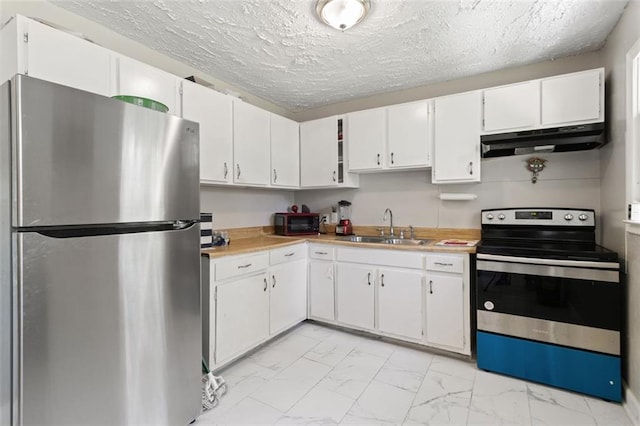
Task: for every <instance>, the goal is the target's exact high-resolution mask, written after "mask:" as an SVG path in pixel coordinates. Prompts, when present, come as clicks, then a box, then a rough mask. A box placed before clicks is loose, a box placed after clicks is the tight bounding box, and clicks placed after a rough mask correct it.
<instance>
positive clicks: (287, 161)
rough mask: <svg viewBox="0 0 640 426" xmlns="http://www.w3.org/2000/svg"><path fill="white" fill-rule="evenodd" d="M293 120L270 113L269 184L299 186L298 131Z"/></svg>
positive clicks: (297, 126)
mask: <svg viewBox="0 0 640 426" xmlns="http://www.w3.org/2000/svg"><path fill="white" fill-rule="evenodd" d="M299 127H300V126H299V125H298V123H297V122H295V121H293V120H289V119H288V118H284V117H280V116H279V115H275V114H271V185H272V186H284V187H299V186H300V133H299Z"/></svg>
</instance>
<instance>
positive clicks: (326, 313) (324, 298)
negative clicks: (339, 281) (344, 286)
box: [309, 261, 335, 321]
mask: <svg viewBox="0 0 640 426" xmlns="http://www.w3.org/2000/svg"><path fill="white" fill-rule="evenodd" d="M334 306H335V305H334V293H333V262H314V261H311V262H309V317H311V318H318V319H324V320H329V321H333V320H334V319H335V309H334Z"/></svg>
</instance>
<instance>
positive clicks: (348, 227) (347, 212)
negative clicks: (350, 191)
mask: <svg viewBox="0 0 640 426" xmlns="http://www.w3.org/2000/svg"><path fill="white" fill-rule="evenodd" d="M338 217H339V218H340V219H339V221H338V224H337V225H336V235H353V223H351V203H350V202H349V201H346V200H340V201H338Z"/></svg>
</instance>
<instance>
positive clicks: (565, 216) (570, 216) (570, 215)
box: [564, 213, 573, 222]
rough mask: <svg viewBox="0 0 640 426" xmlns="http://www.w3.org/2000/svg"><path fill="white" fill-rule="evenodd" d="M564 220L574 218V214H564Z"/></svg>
mask: <svg viewBox="0 0 640 426" xmlns="http://www.w3.org/2000/svg"><path fill="white" fill-rule="evenodd" d="M564 220H566V221H567V222H569V221H571V220H573V215H572V214H571V213H567V214H565V215H564Z"/></svg>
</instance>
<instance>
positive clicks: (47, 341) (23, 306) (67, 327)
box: [14, 225, 202, 425]
mask: <svg viewBox="0 0 640 426" xmlns="http://www.w3.org/2000/svg"><path fill="white" fill-rule="evenodd" d="M14 238H16V241H17V243H18V248H19V250H18V256H17V260H16V263H17V265H16V266H17V268H16V269H17V271H18V277H19V280H18V300H17V302H16V303H17V305H18V309H17V315H18V317H17V318H16V320H17V321H18V322H19V324H20V325H21V330H22V333H21V336H15V339H14V344H16V345H18V348H19V356H18V359H19V363H16V364H15V367H17V368H18V370H17V371H15V372H17V373H18V374H19V378H20V380H19V384H18V386H21V389H14V391H15V392H16V393H17V394H19V395H21V400H20V407H21V409H20V414H21V419H20V420H21V423H20V424H25V425H27V424H28V425H40V424H61V425H62V424H65V425H71V424H82V425H178V424H187V423H188V422H189V421H191V420H192V419H195V418H196V417H197V416H198V414H199V412H200V404H201V363H200V361H201V355H202V349H201V338H202V335H201V321H200V248H199V247H200V245H199V227H198V226H197V225H195V226H192V227H191V228H189V229H186V230H183V231H165V232H146V233H135V234H124V235H106V236H95V237H84V238H50V237H46V236H43V235H40V234H38V233H21V234H15V236H14Z"/></svg>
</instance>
